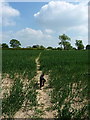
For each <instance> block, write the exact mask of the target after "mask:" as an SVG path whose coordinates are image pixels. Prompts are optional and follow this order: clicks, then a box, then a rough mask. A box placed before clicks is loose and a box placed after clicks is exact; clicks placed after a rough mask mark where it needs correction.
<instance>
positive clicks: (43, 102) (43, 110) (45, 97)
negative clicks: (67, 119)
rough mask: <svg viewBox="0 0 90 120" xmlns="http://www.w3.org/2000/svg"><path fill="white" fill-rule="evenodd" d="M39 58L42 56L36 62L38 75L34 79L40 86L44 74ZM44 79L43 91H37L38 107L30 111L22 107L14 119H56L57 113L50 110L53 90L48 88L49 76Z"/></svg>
mask: <svg viewBox="0 0 90 120" xmlns="http://www.w3.org/2000/svg"><path fill="white" fill-rule="evenodd" d="M39 58H40V54H39V56H38V57H37V58H36V60H35V62H36V65H37V74H36V76H35V77H34V78H33V79H34V80H35V81H36V82H37V83H38V85H39V84H40V75H41V74H42V71H41V70H40V63H39ZM44 78H45V80H46V82H45V85H44V87H43V88H42V89H41V90H40V89H37V90H36V92H37V101H38V105H37V107H34V108H33V110H31V109H29V107H27V106H26V107H24V108H23V107H22V108H21V109H20V110H19V111H18V112H17V113H16V114H15V115H14V118H55V116H56V115H57V112H56V111H52V110H51V109H50V108H51V107H52V103H51V101H50V96H49V94H50V91H51V90H52V89H49V88H48V80H49V75H44ZM38 88H39V86H38Z"/></svg>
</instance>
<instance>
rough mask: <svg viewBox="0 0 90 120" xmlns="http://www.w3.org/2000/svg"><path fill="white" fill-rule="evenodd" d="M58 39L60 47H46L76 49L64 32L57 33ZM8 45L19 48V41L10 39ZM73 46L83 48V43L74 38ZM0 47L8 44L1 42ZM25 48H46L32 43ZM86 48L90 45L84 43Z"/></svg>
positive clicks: (78, 48)
mask: <svg viewBox="0 0 90 120" xmlns="http://www.w3.org/2000/svg"><path fill="white" fill-rule="evenodd" d="M59 40H60V42H59V43H58V44H59V45H60V47H58V48H53V47H47V49H58V50H72V49H76V48H74V47H73V46H72V45H71V43H70V41H71V38H70V37H69V36H67V35H65V34H62V35H59ZM9 44H10V47H12V48H21V47H20V46H21V43H20V41H19V40H16V39H12V40H10V42H9ZM75 46H76V47H77V50H83V49H84V45H83V42H82V40H76V41H75ZM1 48H9V46H8V44H6V43H2V44H1ZM26 48H37V49H46V48H45V47H44V46H43V45H33V46H32V47H31V46H27V47H26ZM86 49H90V45H86Z"/></svg>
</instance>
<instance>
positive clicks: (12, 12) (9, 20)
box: [0, 1, 20, 26]
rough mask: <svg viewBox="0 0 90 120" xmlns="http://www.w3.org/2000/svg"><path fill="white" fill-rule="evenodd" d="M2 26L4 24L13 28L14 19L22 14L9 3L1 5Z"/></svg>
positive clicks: (0, 17)
mask: <svg viewBox="0 0 90 120" xmlns="http://www.w3.org/2000/svg"><path fill="white" fill-rule="evenodd" d="M0 9H1V11H0V25H1V23H2V25H3V26H12V25H15V21H14V20H13V18H15V17H17V16H19V15H20V12H19V11H18V10H16V9H14V8H12V7H11V6H10V5H9V4H8V3H6V2H4V1H3V3H0Z"/></svg>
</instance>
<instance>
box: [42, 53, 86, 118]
mask: <svg viewBox="0 0 90 120" xmlns="http://www.w3.org/2000/svg"><path fill="white" fill-rule="evenodd" d="M40 63H41V70H43V71H44V72H46V73H48V74H49V73H50V79H49V87H50V88H53V91H52V93H51V100H52V103H53V104H54V106H53V109H57V110H58V117H59V118H61V119H62V120H63V119H69V120H70V119H73V118H74V119H75V118H79V119H81V118H82V117H84V118H86V117H87V116H88V115H87V114H86V113H87V111H88V109H84V108H86V106H87V104H86V103H84V100H85V99H86V98H87V91H88V87H87V86H88V52H87V51H44V52H43V53H42V54H41V58H40ZM74 99H75V100H76V99H78V101H77V103H78V106H79V105H81V106H82V107H81V109H79V108H78V107H77V106H75V107H72V106H73V104H76V102H75V100H74ZM82 104H84V106H83V105H82ZM83 109H84V114H83V112H82V110H83ZM85 114H86V115H85Z"/></svg>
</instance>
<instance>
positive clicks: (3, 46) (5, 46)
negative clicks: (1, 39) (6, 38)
mask: <svg viewBox="0 0 90 120" xmlns="http://www.w3.org/2000/svg"><path fill="white" fill-rule="evenodd" d="M1 46H2V48H9V46H8V45H7V44H6V43H3V44H2V45H1Z"/></svg>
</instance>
